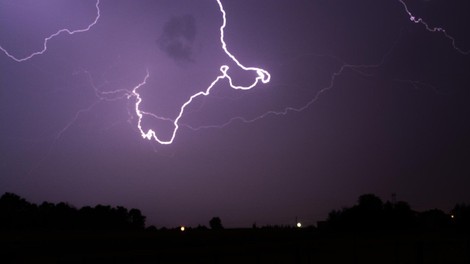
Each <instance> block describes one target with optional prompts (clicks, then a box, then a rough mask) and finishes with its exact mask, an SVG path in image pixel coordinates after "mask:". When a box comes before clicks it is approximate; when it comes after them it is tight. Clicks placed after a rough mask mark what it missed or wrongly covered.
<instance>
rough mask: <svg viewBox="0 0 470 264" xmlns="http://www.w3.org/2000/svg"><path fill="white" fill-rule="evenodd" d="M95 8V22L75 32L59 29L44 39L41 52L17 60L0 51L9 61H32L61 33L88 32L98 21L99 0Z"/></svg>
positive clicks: (2, 49) (11, 55)
mask: <svg viewBox="0 0 470 264" xmlns="http://www.w3.org/2000/svg"><path fill="white" fill-rule="evenodd" d="M95 7H96V17H95V20H93V22H91V23H90V24H89V25H88V26H87V27H86V28H82V29H76V30H70V29H67V28H63V29H60V30H58V31H57V32H55V33H54V34H52V35H50V36H48V37H47V38H45V39H44V42H43V47H42V50H40V51H36V52H33V53H31V54H30V55H28V56H26V57H23V58H18V57H16V56H15V55H13V54H11V53H10V52H8V51H7V50H6V49H5V48H3V47H2V46H1V45H0V50H1V51H3V53H5V55H7V56H8V57H9V58H10V59H12V60H14V61H16V62H23V61H27V60H29V59H32V58H33V57H35V56H38V55H42V54H44V53H45V52H46V51H47V44H48V43H49V41H50V40H52V39H53V38H55V37H57V36H59V35H60V34H62V33H64V32H65V33H67V34H69V35H73V34H77V33H83V32H87V31H88V30H90V29H91V28H92V27H93V26H94V25H96V23H98V20H99V19H100V16H101V14H100V0H96V4H95Z"/></svg>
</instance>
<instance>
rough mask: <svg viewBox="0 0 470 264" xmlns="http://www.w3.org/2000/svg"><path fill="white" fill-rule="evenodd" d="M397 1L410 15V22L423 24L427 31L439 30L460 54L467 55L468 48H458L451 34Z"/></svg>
mask: <svg viewBox="0 0 470 264" xmlns="http://www.w3.org/2000/svg"><path fill="white" fill-rule="evenodd" d="M398 1H399V2H400V3H401V4H402V5H403V8H404V9H405V12H406V13H407V14H408V16H409V17H410V20H411V21H412V22H414V23H415V24H421V25H423V26H424V27H425V28H426V30H427V31H429V32H440V33H442V34H444V36H445V37H446V38H447V39H449V40H450V41H451V43H452V47H453V48H454V49H455V50H456V51H458V52H459V53H461V54H462V55H469V54H470V50H463V49H461V48H459V47H458V46H457V44H456V40H455V38H454V37H453V36H451V35H449V34H448V33H447V31H446V30H445V29H444V28H442V27H432V26H430V25H429V24H428V23H427V22H426V21H424V20H423V19H422V18H420V17H416V16H414V15H413V13H411V11H410V9H409V8H408V6H407V5H406V3H405V1H404V0H398Z"/></svg>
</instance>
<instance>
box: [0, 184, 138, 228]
mask: <svg viewBox="0 0 470 264" xmlns="http://www.w3.org/2000/svg"><path fill="white" fill-rule="evenodd" d="M144 228H145V216H143V215H142V213H141V212H140V210H139V209H134V208H133V209H130V210H128V209H126V208H124V207H122V206H117V207H111V206H108V205H97V206H95V207H90V206H85V207H82V208H80V209H77V208H75V207H73V206H71V205H69V204H67V203H63V202H60V203H58V204H54V203H49V202H43V203H42V204H40V205H36V204H34V203H30V202H28V201H26V200H25V199H23V198H21V197H20V196H18V195H16V194H13V193H5V194H4V195H3V196H2V197H0V230H6V231H13V230H89V231H107V230H110V231H111V230H142V229H144Z"/></svg>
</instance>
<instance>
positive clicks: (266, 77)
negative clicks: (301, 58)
mask: <svg viewBox="0 0 470 264" xmlns="http://www.w3.org/2000/svg"><path fill="white" fill-rule="evenodd" d="M217 3H218V5H219V10H220V12H221V13H222V18H223V22H222V26H221V27H220V42H221V44H222V49H223V51H224V52H225V54H227V56H229V57H230V59H231V60H232V61H233V62H235V63H236V64H237V66H238V67H240V68H241V69H243V70H244V71H255V72H256V74H257V77H256V78H255V81H254V82H253V83H252V84H251V85H249V86H238V85H235V84H234V83H233V81H232V78H231V77H230V75H229V74H228V73H227V71H228V69H229V66H228V65H222V66H221V67H220V72H221V75H219V76H217V78H216V79H215V80H214V81H213V82H212V83H211V84H210V85H209V87H207V88H206V90H205V91H200V92H198V93H195V94H193V95H192V96H190V97H189V99H188V100H187V101H186V102H185V103H184V104H183V105H182V106H181V108H180V111H179V114H178V116H177V117H176V118H175V119H174V120H172V121H173V126H174V128H173V132H172V134H171V137H170V139H168V140H163V139H161V138H159V137H158V135H157V132H156V131H155V130H153V129H148V130H147V131H144V129H143V128H142V119H143V117H144V115H151V116H153V117H155V118H158V119H163V120H171V119H168V118H162V117H158V116H156V115H154V114H150V113H146V112H143V111H142V110H141V109H140V104H141V103H142V100H143V99H142V97H141V96H140V94H139V93H138V92H137V90H138V89H139V88H140V87H142V86H143V85H145V84H146V81H147V79H148V78H149V76H150V74H149V72H148V71H147V75H146V76H145V79H144V80H143V82H141V83H139V84H138V85H137V86H135V87H134V89H133V90H132V94H131V95H129V96H128V98H131V97H135V98H136V104H135V112H136V115H137V116H138V122H137V127H138V128H139V131H140V133H141V135H142V137H143V138H145V139H148V140H151V139H153V140H155V141H157V142H158V143H160V144H162V145H168V144H171V143H173V141H174V139H175V137H176V133H177V131H178V129H179V127H180V124H179V120H180V119H181V117H182V116H183V114H184V110H185V109H186V107H187V106H188V105H190V104H191V102H192V101H193V100H194V99H196V98H197V97H200V96H208V95H209V94H210V92H211V90H212V88H213V87H214V86H215V85H216V84H217V83H218V82H219V81H220V80H222V79H227V80H228V82H229V84H230V87H231V88H232V89H236V90H249V89H251V88H253V87H255V86H256V85H257V84H258V82H259V81H261V82H262V83H268V82H269V81H270V79H271V75H270V74H269V73H268V72H267V71H266V70H263V69H260V68H256V67H246V66H244V65H243V64H241V63H240V62H239V61H238V60H237V58H236V57H235V56H234V55H233V54H232V53H230V52H229V51H228V49H227V44H226V43H225V40H224V29H225V26H226V24H227V19H226V13H225V10H224V8H223V6H222V2H221V0H217Z"/></svg>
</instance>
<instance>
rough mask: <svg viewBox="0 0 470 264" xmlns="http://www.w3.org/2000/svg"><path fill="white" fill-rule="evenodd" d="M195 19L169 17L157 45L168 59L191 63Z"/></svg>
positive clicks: (195, 31)
mask: <svg viewBox="0 0 470 264" xmlns="http://www.w3.org/2000/svg"><path fill="white" fill-rule="evenodd" d="M196 34H197V29H196V19H195V18H194V16H193V15H190V14H186V15H182V16H174V17H171V18H170V19H169V20H168V21H167V22H166V23H165V24H164V25H163V29H162V34H161V36H160V37H159V38H158V39H157V45H158V47H159V48H160V50H162V51H163V52H165V53H166V54H167V55H168V56H169V57H171V58H173V59H174V60H177V61H180V62H191V61H194V58H193V44H194V40H195V38H196Z"/></svg>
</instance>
